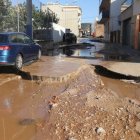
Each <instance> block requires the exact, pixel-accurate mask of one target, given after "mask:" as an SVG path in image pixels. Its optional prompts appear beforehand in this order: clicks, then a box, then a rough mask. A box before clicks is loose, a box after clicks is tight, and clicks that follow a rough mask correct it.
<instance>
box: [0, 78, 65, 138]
mask: <svg viewBox="0 0 140 140" xmlns="http://www.w3.org/2000/svg"><path fill="white" fill-rule="evenodd" d="M66 86H67V85H66V84H63V85H62V84H58V83H57V84H53V83H52V84H46V85H38V84H37V83H36V82H34V81H30V80H23V79H21V80H13V81H10V82H8V84H3V85H1V88H0V140H19V139H20V140H29V139H36V132H37V129H38V124H40V123H42V122H43V121H44V120H46V119H47V117H48V116H49V115H48V110H49V106H48V102H49V100H50V99H51V98H52V96H54V95H55V96H58V95H59V94H60V93H61V92H63V91H64V90H65V89H66V88H67V87H66Z"/></svg>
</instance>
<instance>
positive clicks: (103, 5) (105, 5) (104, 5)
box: [99, 0, 110, 12]
mask: <svg viewBox="0 0 140 140" xmlns="http://www.w3.org/2000/svg"><path fill="white" fill-rule="evenodd" d="M109 7H110V0H101V1H100V8H99V10H100V12H101V11H102V10H104V9H109Z"/></svg>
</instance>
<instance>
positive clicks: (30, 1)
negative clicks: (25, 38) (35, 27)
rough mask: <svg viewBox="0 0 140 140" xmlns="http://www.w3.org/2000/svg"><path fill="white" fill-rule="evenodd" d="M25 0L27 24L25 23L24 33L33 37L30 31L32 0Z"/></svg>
mask: <svg viewBox="0 0 140 140" xmlns="http://www.w3.org/2000/svg"><path fill="white" fill-rule="evenodd" d="M26 1H27V5H26V7H27V24H26V33H27V35H29V36H30V37H31V38H32V37H33V32H32V0H26Z"/></svg>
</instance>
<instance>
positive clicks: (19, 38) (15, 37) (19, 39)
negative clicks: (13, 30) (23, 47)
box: [10, 34, 24, 43]
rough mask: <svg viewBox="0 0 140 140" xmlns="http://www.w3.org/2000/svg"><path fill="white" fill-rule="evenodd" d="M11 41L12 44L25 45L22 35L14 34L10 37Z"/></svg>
mask: <svg viewBox="0 0 140 140" xmlns="http://www.w3.org/2000/svg"><path fill="white" fill-rule="evenodd" d="M10 41H11V42H12V43H24V35H22V34H13V35H11V36H10Z"/></svg>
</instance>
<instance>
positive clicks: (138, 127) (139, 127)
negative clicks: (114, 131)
mask: <svg viewBox="0 0 140 140" xmlns="http://www.w3.org/2000/svg"><path fill="white" fill-rule="evenodd" d="M136 131H137V132H138V133H139V134H140V122H137V123H136Z"/></svg>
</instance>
